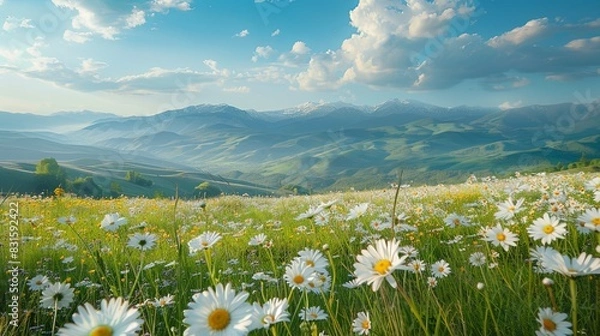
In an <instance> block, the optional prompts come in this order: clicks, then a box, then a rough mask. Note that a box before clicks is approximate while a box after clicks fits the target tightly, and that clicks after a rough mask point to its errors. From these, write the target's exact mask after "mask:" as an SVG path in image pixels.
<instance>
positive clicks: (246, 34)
mask: <svg viewBox="0 0 600 336" xmlns="http://www.w3.org/2000/svg"><path fill="white" fill-rule="evenodd" d="M248 35H250V32H249V31H248V29H244V30H242V31H241V32H239V33H237V34H235V36H236V37H246V36H248Z"/></svg>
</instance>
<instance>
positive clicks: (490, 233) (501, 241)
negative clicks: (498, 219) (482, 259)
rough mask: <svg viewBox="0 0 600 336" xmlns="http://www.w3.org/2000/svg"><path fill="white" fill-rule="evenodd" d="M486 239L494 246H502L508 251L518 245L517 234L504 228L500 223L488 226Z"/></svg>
mask: <svg viewBox="0 0 600 336" xmlns="http://www.w3.org/2000/svg"><path fill="white" fill-rule="evenodd" d="M483 240H485V241H489V242H491V243H492V245H494V246H501V247H502V248H503V249H504V251H508V249H509V248H510V247H511V246H517V241H518V240H519V238H517V235H516V234H514V233H512V232H511V231H510V230H509V229H503V228H502V226H500V224H498V225H496V226H495V227H492V228H488V229H487V230H486V232H485V237H484V238H483Z"/></svg>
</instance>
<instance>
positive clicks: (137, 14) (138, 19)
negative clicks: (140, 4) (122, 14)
mask: <svg viewBox="0 0 600 336" xmlns="http://www.w3.org/2000/svg"><path fill="white" fill-rule="evenodd" d="M125 22H127V25H126V26H125V27H126V28H134V27H137V26H141V25H143V24H144V23H146V13H145V12H144V11H143V10H140V9H137V8H136V7H134V8H133V10H132V11H131V15H129V16H128V17H127V19H125Z"/></svg>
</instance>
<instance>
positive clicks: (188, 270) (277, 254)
mask: <svg viewBox="0 0 600 336" xmlns="http://www.w3.org/2000/svg"><path fill="white" fill-rule="evenodd" d="M145 173H147V172H145ZM165 179H167V177H165ZM156 180H157V181H158V178H157V179H156ZM165 181H166V180H165ZM161 183H162V182H161ZM165 183H166V182H165ZM398 190H399V194H398V198H397V202H395V193H396V191H397V190H396V188H393V187H391V188H389V189H386V190H374V191H361V192H358V191H348V192H343V193H333V192H332V193H327V194H320V195H311V196H289V197H280V198H270V197H242V196H223V197H218V198H213V199H208V200H204V201H187V200H181V199H176V198H171V199H147V198H127V197H122V198H117V199H100V200H93V199H78V198H72V197H60V198H43V199H41V198H35V197H34V198H23V197H20V198H15V197H12V196H9V197H7V198H6V199H5V200H4V202H3V204H2V207H1V211H2V216H3V223H6V225H2V226H1V227H0V235H1V237H2V238H1V240H0V242H1V244H2V245H1V246H0V260H1V264H2V265H7V266H5V271H6V272H3V273H2V276H1V281H0V291H1V292H2V295H3V296H2V300H0V302H2V314H1V315H0V335H52V334H54V333H62V334H64V335H71V334H70V333H65V332H64V329H61V328H63V327H64V326H65V325H66V324H68V323H72V322H73V321H74V320H73V314H74V313H77V312H78V306H81V305H84V304H85V303H89V304H90V305H91V306H93V307H95V308H96V309H98V308H99V307H100V301H101V300H102V299H109V298H123V299H125V300H128V305H129V307H130V309H132V310H136V313H137V314H139V319H142V320H143V324H142V325H141V327H139V328H134V327H132V331H131V332H129V333H125V334H127V335H133V334H136V333H135V332H137V334H140V335H141V334H149V335H182V334H184V331H185V330H186V329H188V328H190V330H191V331H189V332H188V333H189V334H190V335H191V334H194V332H192V330H195V331H196V334H198V333H197V331H198V330H199V329H197V328H198V326H197V325H198V324H199V325H202V323H205V324H206V323H208V327H209V328H216V329H214V330H220V329H221V328H223V330H224V331H223V330H222V331H221V332H216V333H214V335H245V334H249V335H311V336H312V335H340V336H341V335H344V336H347V335H352V334H358V333H357V332H355V331H353V322H354V321H355V319H357V316H358V314H359V313H361V312H364V313H368V314H369V320H368V321H367V322H368V323H363V322H365V321H364V320H359V321H358V322H356V323H358V325H359V326H360V327H361V328H362V327H364V329H363V330H362V332H363V334H367V332H368V334H369V335H533V334H535V332H536V331H539V330H541V329H544V328H545V330H546V331H547V332H549V331H550V330H555V334H556V335H562V333H560V332H559V331H560V330H561V329H560V328H566V329H567V330H569V331H575V332H577V333H581V334H585V335H600V307H599V306H598V302H600V259H599V257H600V217H598V218H596V217H594V211H596V213H597V211H598V208H599V207H600V205H599V201H600V199H599V198H600V195H599V193H600V174H598V173H577V174H548V175H545V174H537V175H523V176H521V175H518V174H517V175H516V176H513V177H511V178H508V179H503V180H496V179H494V178H478V179H476V180H475V179H471V180H469V181H468V182H466V183H462V184H457V185H438V186H420V187H409V186H403V187H402V188H400V189H398ZM509 200H512V201H513V202H514V203H517V201H518V200H522V202H523V203H522V205H520V206H519V205H518V204H515V208H514V209H512V210H511V209H509V210H508V214H507V213H505V215H506V216H504V217H502V214H500V212H501V211H500V210H501V207H503V206H505V204H506V202H508V201H509ZM395 203H396V206H395V214H394V215H392V212H393V209H394V204H395ZM365 204H366V208H364V207H365ZM361 205H363V208H362V209H361ZM319 206H320V207H319ZM311 211H312V212H311ZM115 213H118V214H119V217H122V218H123V219H122V220H123V221H126V223H124V224H123V225H122V226H120V227H118V228H116V227H117V226H118V224H110V223H108V222H104V224H105V225H108V228H113V227H115V228H116V229H115V230H114V231H110V230H107V229H106V228H103V227H102V225H101V223H102V222H103V220H104V218H105V216H106V215H108V214H115ZM586 213H587V214H592V215H591V219H589V218H588V219H589V223H588V224H587V226H584V225H583V224H581V223H583V222H585V220H586V219H585V218H584V217H585V214H586ZM545 214H547V215H548V216H549V217H550V218H552V219H555V220H556V222H557V223H560V225H562V224H566V225H563V226H562V227H564V230H565V232H564V233H563V234H562V235H561V237H558V238H556V239H554V240H552V241H549V242H548V244H547V245H542V242H541V241H540V240H536V239H534V236H533V234H532V233H531V232H532V230H534V227H535V224H534V223H536V222H540V221H541V219H542V218H543V216H544V215H545ZM70 216H72V217H70ZM599 216H600V215H599ZM588 217H589V216H588ZM65 218H69V219H70V222H67V223H61V222H64V221H65ZM107 223H108V224H107ZM555 224H556V223H555ZM111 225H113V226H111ZM498 226H499V227H500V228H502V229H503V230H504V231H502V233H501V234H500V233H497V232H496V231H493V230H494V228H498ZM543 228H544V230H545V229H547V228H548V226H547V225H546V226H544V227H543ZM553 230H556V231H555V232H557V233H558V232H559V231H560V230H559V227H558V226H556V227H555V228H554V229H552V230H550V231H553ZM211 232H214V233H215V236H216V237H219V238H220V239H218V241H216V242H215V243H214V244H211V243H210V242H209V243H208V244H207V245H206V246H204V248H203V245H202V244H200V245H194V244H195V243H197V242H198V240H197V239H196V240H194V239H195V238H197V237H199V236H200V237H206V235H207V234H208V233H211ZM143 233H147V234H152V235H155V236H154V237H155V238H156V245H155V246H151V245H152V244H149V245H144V244H140V243H139V242H138V243H136V241H135V240H133V241H132V240H131V239H132V237H133V236H134V234H143ZM546 233H548V232H546ZM258 234H264V235H265V236H266V237H256V236H257V235H258ZM548 234H549V233H548ZM513 236H514V237H513ZM11 237H17V238H15V239H14V240H12V241H11ZM138 237H139V236H138ZM145 237H147V238H146V239H147V241H153V239H151V238H148V237H152V236H145ZM486 237H488V239H487V240H486ZM513 238H514V239H513ZM512 240H514V244H513V245H510V244H508V245H506V246H504V245H503V243H510V242H511V241H512ZM13 241H16V242H18V244H11V242H13ZM378 241H379V244H383V242H386V243H387V244H390V245H392V247H391V253H392V254H393V256H390V255H381V254H380V255H378V257H377V258H375V259H373V263H371V264H369V263H368V262H367V268H369V267H370V268H371V273H370V276H371V277H372V278H373V279H378V280H376V281H382V283H381V286H379V287H378V288H375V289H376V290H375V291H374V290H373V288H372V286H370V285H368V284H365V283H362V284H359V285H356V286H354V285H353V284H352V283H350V282H351V281H352V280H353V279H355V276H356V275H359V273H360V272H358V271H357V267H360V266H357V264H359V263H360V262H361V260H363V257H358V256H359V255H361V253H362V254H365V253H367V250H368V249H369V251H371V252H372V251H374V250H373V247H371V248H368V247H369V246H376V245H377V242H378ZM190 242H191V243H190ZM393 242H397V246H395V245H394V244H393ZM254 243H256V244H254ZM495 243H499V244H500V245H499V246H496V245H495ZM130 245H131V246H130ZM542 246H545V247H552V248H553V249H554V250H555V252H554V254H552V252H549V251H546V252H543V251H541V247H542ZM146 248H147V249H146ZM193 248H199V251H197V252H196V253H191V252H193ZM536 249H537V251H538V253H539V254H540V255H541V256H540V255H537V256H536V254H535V253H532V251H536ZM540 251H541V252H540ZM299 252H302V253H301V254H299ZM581 253H586V254H587V255H589V256H590V259H589V260H587V261H588V264H586V265H583V266H581V267H578V265H577V263H576V262H575V263H574V264H573V265H569V267H567V268H568V269H570V271H571V272H574V273H571V274H570V275H564V274H561V272H560V270H559V269H557V268H556V267H554V268H553V266H552V265H554V266H556V265H558V264H560V260H559V261H556V260H555V259H552V258H553V257H557V256H568V257H569V258H573V257H578V256H580V254H581ZM307 254H308V255H310V256H309V257H307V256H306V255H307ZM559 259H561V260H564V259H562V257H561V258H559ZM295 260H296V261H295ZM549 260H554V264H553V263H552V262H551V261H549ZM569 260H570V259H569ZM444 262H445V263H444ZM13 265H17V271H15V272H13V268H12V266H13ZM432 266H433V267H432ZM393 267H397V269H395V270H393ZM392 270H393V271H392ZM563 272H568V271H564V270H563ZM286 274H287V275H286ZM36 276H38V278H37V279H41V278H42V276H45V277H47V281H48V284H50V283H52V284H57V283H62V284H69V286H70V288H72V289H74V291H73V294H74V295H73V299H72V301H70V300H68V298H65V297H64V296H63V297H62V298H61V297H60V296H54V298H55V299H57V300H58V299H60V300H64V301H60V302H61V303H64V304H65V307H64V308H60V309H59V308H56V307H51V308H48V307H41V306H40V302H41V300H42V299H43V297H44V296H47V295H44V294H43V292H42V290H47V289H48V288H49V287H44V288H45V289H37V290H36V289H35V288H32V287H31V285H30V284H29V280H30V279H32V278H34V277H36ZM384 277H385V279H384ZM544 278H548V279H551V280H552V282H553V284H552V285H547V286H545V285H544V284H543V283H542V280H543V279H544ZM358 279H359V282H360V279H361V277H360V276H359V278H358ZM546 281H547V280H546ZM43 282H44V281H40V283H43ZM390 282H392V283H393V282H395V283H397V286H396V288H393V287H392V286H391V285H390ZM218 284H222V285H223V286H225V285H226V284H230V285H231V288H232V289H233V290H235V292H236V293H237V294H239V293H242V292H245V293H247V298H245V299H244V301H245V302H247V304H248V305H251V304H252V303H257V304H256V306H255V309H258V308H260V307H262V308H265V307H266V306H267V305H264V304H265V303H266V302H267V301H269V300H270V299H272V298H279V299H285V300H287V303H288V306H287V307H284V308H285V309H283V308H282V310H285V312H287V315H288V320H289V321H283V322H278V323H275V324H272V325H270V326H269V325H267V326H266V327H263V326H264V324H263V325H260V326H258V327H257V328H258V329H255V330H252V331H248V330H247V328H246V327H248V326H247V325H246V326H245V327H243V328H241V329H240V331H239V332H237V333H235V332H233V331H232V328H233V326H234V324H236V323H238V324H239V325H243V324H244V323H245V322H243V321H241V322H240V319H241V320H243V319H244V317H243V316H242V317H240V316H239V314H238V315H235V314H233V311H234V310H233V308H228V309H230V310H229V315H227V316H226V317H227V318H225V319H217V315H219V314H222V313H223V312H224V311H222V310H219V308H215V307H214V306H213V307H212V308H206V309H212V310H211V311H212V312H211V311H209V312H210V314H209V315H208V316H209V317H208V320H207V321H208V322H206V320H202V318H196V319H190V318H189V317H188V319H187V320H186V322H185V323H184V319H186V316H196V317H198V316H197V315H190V314H192V310H191V309H192V306H190V303H191V302H192V301H193V296H194V294H196V293H202V292H204V291H207V290H208V288H215V287H217V285H218ZM42 286H47V285H42ZM219 286H220V285H219ZM13 295H16V297H13ZM167 295H172V296H173V297H174V300H173V303H172V304H170V303H169V300H167V299H165V297H166V296H167ZM198 297H202V296H201V295H200V296H197V298H198ZM161 298H163V300H162V304H161V300H160V299H161ZM155 300H157V301H156V304H155ZM67 301H68V302H67ZM15 302H16V304H18V309H17V310H16V314H12V315H11V313H13V312H15V311H13V310H12V308H11V305H14V304H15ZM50 302H53V301H52V300H50ZM58 302H59V301H56V303H57V304H58ZM241 305H242V304H241ZM244 307H246V308H247V307H248V306H245V305H244ZM257 307H258V308H257ZM311 307H318V308H319V309H320V312H321V313H320V314H314V316H313V315H311V314H304V315H303V314H302V313H301V312H303V311H306V310H307V309H309V308H311ZM544 308H550V309H554V310H556V312H561V313H565V314H566V321H568V322H569V325H567V324H565V323H564V322H560V318H557V317H556V316H558V315H556V316H554V317H553V319H551V318H550V317H547V316H546V315H543V316H542V317H540V316H539V315H538V313H539V312H540V309H544ZM241 309H242V308H240V311H242V310H241ZM314 309H316V308H314ZM225 310H227V309H225ZM215 312H218V313H219V314H216V313H215ZM279 313H280V314H283V316H285V315H286V314H284V313H283V312H282V311H280V312H279ZM225 314H226V313H225ZM240 314H241V313H240ZM244 314H246V313H244ZM325 314H326V316H325ZM242 315H243V314H242ZM219 316H220V317H222V315H219ZM244 316H245V315H244ZM256 316H259V317H256ZM256 316H255V317H252V318H249V317H247V318H246V319H245V320H244V321H250V320H252V321H254V322H256V323H259V324H260V322H261V321H262V322H264V321H265V319H264V317H265V315H264V313H263V315H262V319H261V317H260V316H261V315H260V314H259V315H256ZM280 316H281V315H280ZM311 316H313V317H314V319H313V318H311ZM544 316H546V317H544ZM563 317H565V316H563ZM304 320H307V321H304ZM203 321H204V322H203ZM111 323H112V322H111ZM248 323H249V322H248ZM356 323H355V324H356ZM106 325H108V326H109V327H106ZM110 326H113V325H111V324H110V323H109V322H107V323H105V325H104V326H103V327H102V328H104V329H102V328H100V329H98V328H96V329H93V328H91V329H89V331H87V332H86V333H84V334H86V335H87V334H89V335H111V333H110ZM194 326H195V327H194ZM252 326H254V324H252ZM113 327H114V326H113ZM192 327H193V328H192ZM194 328H196V329H194ZM244 328H246V329H244ZM59 329H61V331H60V332H59ZM230 329H231V330H230ZM114 330H115V329H113V330H112V331H113V332H114ZM92 331H93V332H92ZM225 331H228V332H229V333H226V332H225ZM206 334H207V333H206ZM548 334H549V335H550V333H548ZM73 335H74V334H73Z"/></svg>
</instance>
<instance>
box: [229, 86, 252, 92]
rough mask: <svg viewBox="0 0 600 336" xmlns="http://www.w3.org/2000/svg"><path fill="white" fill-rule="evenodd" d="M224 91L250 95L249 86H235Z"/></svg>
mask: <svg viewBox="0 0 600 336" xmlns="http://www.w3.org/2000/svg"><path fill="white" fill-rule="evenodd" d="M223 91H225V92H234V93H250V88H249V87H247V86H234V87H226V88H223Z"/></svg>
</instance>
